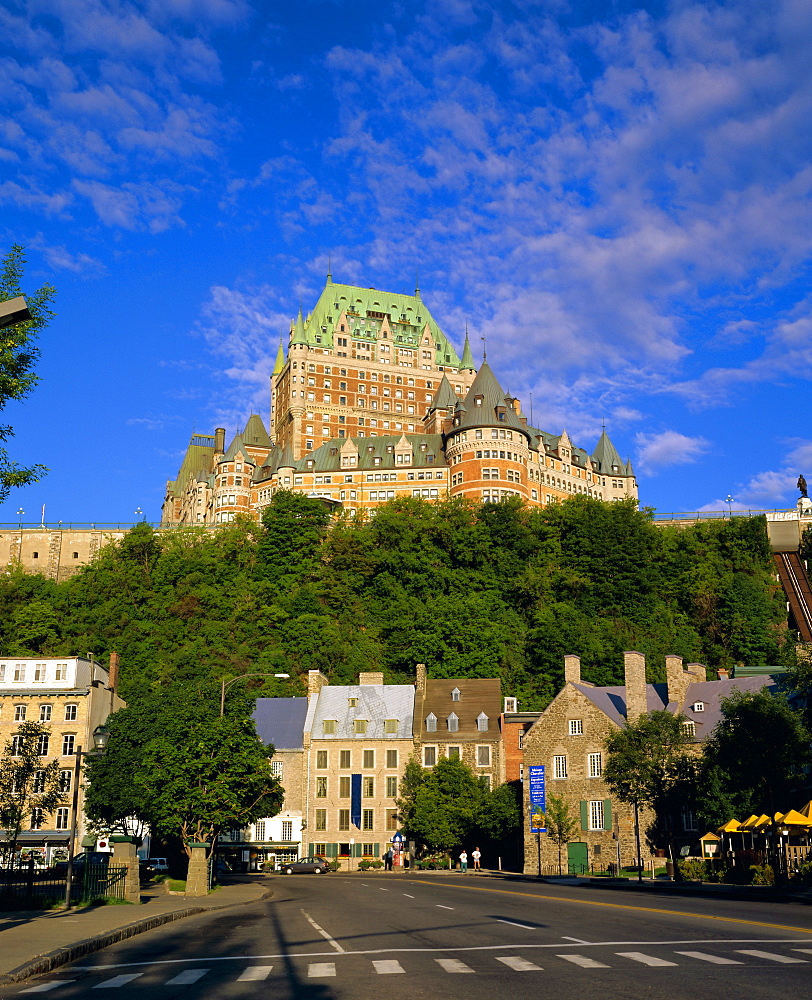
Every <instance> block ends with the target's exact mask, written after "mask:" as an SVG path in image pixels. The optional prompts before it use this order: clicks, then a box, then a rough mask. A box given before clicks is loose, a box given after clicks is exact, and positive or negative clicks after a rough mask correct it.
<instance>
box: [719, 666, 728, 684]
mask: <svg viewBox="0 0 812 1000" xmlns="http://www.w3.org/2000/svg"><path fill="white" fill-rule="evenodd" d="M716 676H717V677H718V678H719V680H720V681H726V680H729V678H730V673H729V671H728V670H727V669H726V668H725V667H719V669H718V670H717V671H716Z"/></svg>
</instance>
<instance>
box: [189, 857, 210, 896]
mask: <svg viewBox="0 0 812 1000" xmlns="http://www.w3.org/2000/svg"><path fill="white" fill-rule="evenodd" d="M208 846H209V845H208V844H189V847H190V849H191V851H192V856H191V858H189V871H188V873H187V875H186V895H187V896H208V894H209V862H208V858H207V857H206V850H207V848H208Z"/></svg>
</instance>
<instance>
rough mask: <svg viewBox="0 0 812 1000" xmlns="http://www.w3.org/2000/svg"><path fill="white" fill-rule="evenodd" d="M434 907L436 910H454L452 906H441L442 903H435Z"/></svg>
mask: <svg viewBox="0 0 812 1000" xmlns="http://www.w3.org/2000/svg"><path fill="white" fill-rule="evenodd" d="M434 905H435V906H436V907H437V909H438V910H453V909H454V907H453V906H443V904H442V903H435V904H434Z"/></svg>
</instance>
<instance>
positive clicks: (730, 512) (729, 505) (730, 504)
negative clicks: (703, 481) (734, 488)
mask: <svg viewBox="0 0 812 1000" xmlns="http://www.w3.org/2000/svg"><path fill="white" fill-rule="evenodd" d="M725 503H726V504H727V516H728V517H733V503H734V497H732V496H731V495H730V494H729V493H728V495H727V496H726V497H725Z"/></svg>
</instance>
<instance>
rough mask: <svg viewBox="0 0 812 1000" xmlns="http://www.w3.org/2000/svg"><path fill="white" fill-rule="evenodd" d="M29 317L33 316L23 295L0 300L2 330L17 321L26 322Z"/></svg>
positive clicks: (0, 327)
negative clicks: (3, 300)
mask: <svg viewBox="0 0 812 1000" xmlns="http://www.w3.org/2000/svg"><path fill="white" fill-rule="evenodd" d="M29 319H33V316H32V315H31V312H30V310H29V308H28V304H27V302H26V301H25V299H24V298H23V296H22V295H15V297H14V298H13V299H6V301H5V302H0V330H2V329H4V328H5V327H7V326H14V324H15V323H24V322H25V321H26V320H29Z"/></svg>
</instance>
